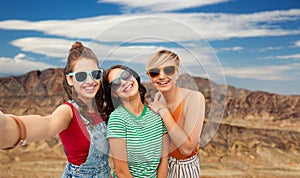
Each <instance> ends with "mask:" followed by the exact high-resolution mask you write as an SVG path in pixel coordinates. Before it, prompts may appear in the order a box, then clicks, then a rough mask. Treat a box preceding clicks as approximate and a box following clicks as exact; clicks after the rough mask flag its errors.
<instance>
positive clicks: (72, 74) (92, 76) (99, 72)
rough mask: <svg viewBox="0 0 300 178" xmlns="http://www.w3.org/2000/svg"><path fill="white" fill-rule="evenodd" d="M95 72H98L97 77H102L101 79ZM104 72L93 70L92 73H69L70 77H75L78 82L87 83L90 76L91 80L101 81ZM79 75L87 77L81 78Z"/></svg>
mask: <svg viewBox="0 0 300 178" xmlns="http://www.w3.org/2000/svg"><path fill="white" fill-rule="evenodd" d="M94 72H97V73H96V75H97V76H98V75H100V77H99V78H97V77H95V76H94V75H95V74H94ZM103 72H104V70H103V69H95V70H91V71H80V72H71V73H68V76H70V77H74V78H75V80H76V81H77V82H85V81H86V80H87V78H88V76H91V78H92V79H93V80H101V79H102V77H103ZM93 74H94V75H93ZM79 75H85V76H79ZM79 78H83V79H82V80H81V79H79Z"/></svg>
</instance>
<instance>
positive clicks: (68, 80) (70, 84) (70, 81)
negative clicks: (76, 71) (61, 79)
mask: <svg viewBox="0 0 300 178" xmlns="http://www.w3.org/2000/svg"><path fill="white" fill-rule="evenodd" d="M66 79H67V83H68V85H69V86H70V87H71V86H73V85H74V82H73V79H72V78H71V77H70V76H68V75H66Z"/></svg>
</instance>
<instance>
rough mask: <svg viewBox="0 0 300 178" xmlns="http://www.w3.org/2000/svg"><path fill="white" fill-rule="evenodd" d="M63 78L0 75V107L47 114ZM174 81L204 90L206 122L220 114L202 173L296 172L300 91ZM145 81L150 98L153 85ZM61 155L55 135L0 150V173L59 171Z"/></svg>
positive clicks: (56, 74) (56, 73)
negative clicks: (295, 93) (280, 92)
mask: <svg viewBox="0 0 300 178" xmlns="http://www.w3.org/2000/svg"><path fill="white" fill-rule="evenodd" d="M62 80H63V71H62V69H47V70H44V71H32V72H29V73H27V74H25V75H22V76H15V77H13V76H10V77H6V78H0V110H1V111H3V112H4V113H13V114H16V115H20V114H41V115H46V114H49V113H51V112H52V111H53V110H54V109H55V108H56V107H57V106H58V105H59V104H61V103H62V102H63V101H64V97H65V94H64V90H63V87H62ZM177 84H178V85H179V86H183V87H187V88H191V89H194V90H199V91H201V92H202V93H203V94H204V95H205V98H206V119H205V124H207V123H208V122H209V121H210V119H212V120H213V117H220V116H222V120H221V123H220V125H219V127H218V131H217V132H216V134H214V135H213V139H212V140H211V141H210V142H209V143H208V144H206V145H205V146H204V147H200V152H199V157H200V160H201V169H202V177H264V178H267V177H299V176H300V142H299V140H300V127H299V126H300V122H299V121H300V96H285V95H278V94H274V93H267V92H263V91H249V90H245V89H238V88H235V87H233V86H223V85H218V84H216V83H213V82H212V81H209V80H208V79H205V78H200V77H191V76H189V75H187V74H183V75H181V76H180V78H179V80H178V82H177ZM145 86H146V88H147V90H148V94H147V97H149V100H151V98H152V97H153V94H154V93H155V92H156V91H155V89H153V87H152V86H151V85H150V84H148V83H145ZM220 91H222V92H220ZM212 93H214V95H212ZM212 96H214V98H212ZM213 106H214V107H213ZM215 106H216V107H215ZM223 108H224V110H222V109H223ZM216 124H218V123H216ZM204 126H206V125H204ZM37 127H38V126H37ZM65 161H66V158H65V155H64V151H63V148H62V146H61V143H60V140H59V139H58V137H54V138H50V139H47V140H45V141H39V142H35V143H30V144H28V145H27V146H25V147H22V148H16V149H14V150H10V151H0V177H14V176H15V177H59V176H60V175H61V173H62V171H63V168H64V164H65Z"/></svg>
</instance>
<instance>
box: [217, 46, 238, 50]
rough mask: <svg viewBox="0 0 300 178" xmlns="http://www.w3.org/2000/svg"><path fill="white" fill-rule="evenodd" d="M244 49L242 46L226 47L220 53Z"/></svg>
mask: <svg viewBox="0 0 300 178" xmlns="http://www.w3.org/2000/svg"><path fill="white" fill-rule="evenodd" d="M243 49H244V48H243V47H241V46H234V47H226V48H221V49H219V50H218V51H242V50H243Z"/></svg>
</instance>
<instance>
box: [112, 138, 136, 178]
mask: <svg viewBox="0 0 300 178" xmlns="http://www.w3.org/2000/svg"><path fill="white" fill-rule="evenodd" d="M109 144H110V150H111V154H112V158H113V162H114V166H115V172H116V174H117V176H118V177H119V178H132V175H131V174H130V171H129V167H128V159H127V148H126V140H125V139H120V138H109Z"/></svg>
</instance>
